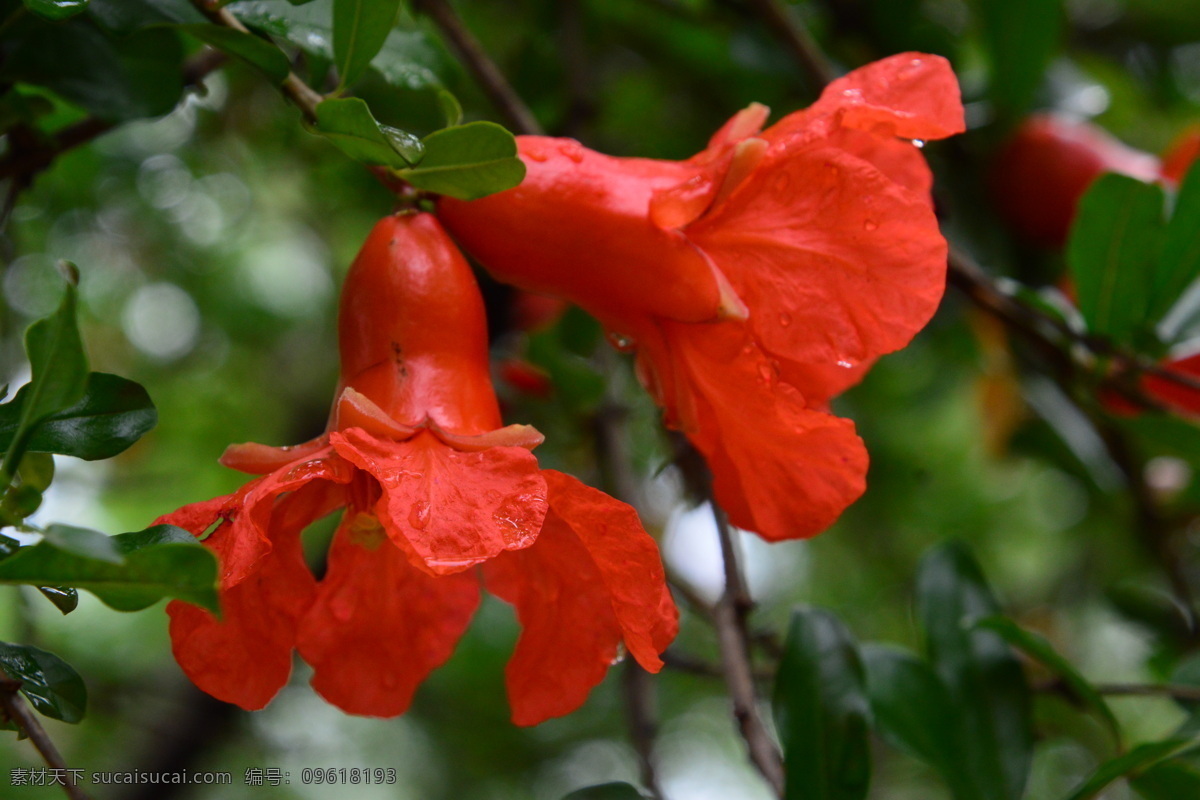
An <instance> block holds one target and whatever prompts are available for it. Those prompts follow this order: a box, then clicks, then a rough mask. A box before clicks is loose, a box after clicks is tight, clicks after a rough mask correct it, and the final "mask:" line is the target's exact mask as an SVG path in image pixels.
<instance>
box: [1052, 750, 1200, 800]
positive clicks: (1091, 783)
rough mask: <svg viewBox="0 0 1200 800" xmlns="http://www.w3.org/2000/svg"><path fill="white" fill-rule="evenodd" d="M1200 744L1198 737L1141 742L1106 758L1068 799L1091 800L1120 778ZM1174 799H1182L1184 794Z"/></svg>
mask: <svg viewBox="0 0 1200 800" xmlns="http://www.w3.org/2000/svg"><path fill="white" fill-rule="evenodd" d="M1198 745H1200V742H1198V741H1197V740H1196V739H1166V740H1164V741H1161V742H1150V743H1148V744H1143V745H1139V746H1137V747H1135V748H1133V749H1132V750H1130V751H1129V752H1128V753H1125V754H1124V755H1120V756H1117V757H1116V758H1114V759H1111V760H1109V761H1105V762H1104V763H1103V764H1101V765H1100V766H1099V767H1098V768H1097V769H1096V771H1095V772H1093V773H1092V774H1091V776H1090V777H1089V778H1088V779H1087V780H1085V781H1084V782H1083V783H1081V784H1080V785H1079V787H1078V788H1076V789H1075V790H1074V791H1073V792H1071V794H1070V795H1068V796H1067V797H1066V798H1064V800H1091V798H1094V797H1096V796H1098V795H1099V794H1100V793H1101V792H1102V791H1104V789H1105V788H1106V787H1108V786H1109V785H1110V784H1112V783H1113V781H1116V780H1118V779H1120V778H1124V777H1133V776H1137V775H1141V774H1142V773H1143V772H1145V771H1146V770H1148V769H1150V768H1151V767H1153V766H1154V765H1155V764H1159V763H1161V762H1162V761H1165V760H1166V759H1168V758H1171V757H1172V756H1177V755H1179V754H1180V753H1184V752H1186V751H1188V750H1190V749H1192V748H1194V747H1196V746H1198ZM1173 800H1182V797H1180V798H1178V799H1176V798H1173Z"/></svg>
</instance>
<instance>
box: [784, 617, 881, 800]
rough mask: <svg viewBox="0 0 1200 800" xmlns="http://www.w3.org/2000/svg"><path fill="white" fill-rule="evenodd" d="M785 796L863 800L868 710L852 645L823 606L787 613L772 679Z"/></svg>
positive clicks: (866, 779) (868, 775)
mask: <svg viewBox="0 0 1200 800" xmlns="http://www.w3.org/2000/svg"><path fill="white" fill-rule="evenodd" d="M774 706H775V724H776V728H777V729H778V731H779V738H780V740H781V741H782V743H783V752H784V763H785V766H786V770H787V784H786V788H785V790H784V798H786V800H862V798H864V797H866V796H867V789H868V787H869V786H870V782H871V745H870V740H869V734H870V729H871V722H870V720H871V711H870V706H869V704H868V702H867V694H866V686H865V676H864V673H863V666H862V662H861V660H860V658H859V655H858V647H857V645H856V644H855V642H854V638H853V637H852V636H851V634H850V632H849V631H848V630H846V627H845V626H844V625H843V624H842V623H841V621H840V620H838V618H837V617H835V616H833V615H832V614H830V613H829V612H827V611H822V610H819V609H801V610H798V611H796V612H795V613H793V614H792V621H791V625H790V627H789V628H788V637H787V643H786V644H785V648H784V655H783V659H782V661H781V662H780V664H779V671H778V672H777V673H776V677H775V699H774Z"/></svg>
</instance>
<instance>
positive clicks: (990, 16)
mask: <svg viewBox="0 0 1200 800" xmlns="http://www.w3.org/2000/svg"><path fill="white" fill-rule="evenodd" d="M1061 6H1062V3H1061V0H978V6H977V7H978V13H979V22H980V29H981V32H982V34H983V42H984V47H985V50H986V54H987V57H988V61H989V62H990V64H991V73H992V74H991V80H990V81H989V85H988V93H989V95H990V97H991V100H992V102H993V103H995V105H996V106H997V107H998V110H999V111H1000V113H1001V114H1004V115H1007V116H1011V117H1016V116H1019V115H1020V114H1021V113H1022V112H1024V111H1025V110H1027V109H1028V108H1029V107H1030V105H1032V103H1033V99H1034V96H1035V94H1036V92H1037V89H1038V87H1039V85H1040V84H1041V82H1042V76H1043V75H1044V74H1045V72H1046V67H1048V66H1050V61H1051V60H1052V59H1053V58H1054V55H1055V54H1056V53H1057V52H1058V50H1059V48H1060V47H1061V40H1062V23H1063V11H1062V7H1061Z"/></svg>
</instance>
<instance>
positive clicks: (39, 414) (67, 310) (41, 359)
mask: <svg viewBox="0 0 1200 800" xmlns="http://www.w3.org/2000/svg"><path fill="white" fill-rule="evenodd" d="M25 352H26V354H27V355H28V357H29V366H30V370H31V371H32V373H33V376H32V377H31V378H30V380H29V385H28V386H27V387H25V388H26V389H27V390H28V393H27V394H26V396H25V400H24V403H23V405H22V417H23V418H24V419H27V420H29V421H37V420H41V419H43V418H44V417H47V416H49V415H50V414H54V413H57V412H59V411H62V410H63V409H64V408H70V407H71V406H73V405H74V404H75V403H77V402H78V401H79V400H80V399H82V398H83V394H84V391H85V390H86V387H87V378H88V368H87V357H86V356H85V355H84V353H83V341H82V340H81V339H80V338H79V326H78V324H77V323H76V321H75V286H74V285H72V284H67V286H66V290H65V291H64V292H63V298H62V302H61V303H59V306H58V310H56V311H55V312H54V313H53V314H51V315H50V316H48V317H43V318H42V319H39V320H38V321H36V322H34V323H33V324H32V325H30V326H29V329H28V330H27V331H25Z"/></svg>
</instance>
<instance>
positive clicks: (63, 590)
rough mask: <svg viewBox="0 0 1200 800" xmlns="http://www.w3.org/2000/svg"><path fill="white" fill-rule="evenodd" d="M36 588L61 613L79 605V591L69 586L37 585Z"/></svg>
mask: <svg viewBox="0 0 1200 800" xmlns="http://www.w3.org/2000/svg"><path fill="white" fill-rule="evenodd" d="M37 590H38V591H39V592H41V593H42V595H43V596H44V597H45V598H46V599H47V600H49V601H50V602H51V603H53V604H54V607H55V608H57V609H58V610H59V611H61V612H62V613H63V614H70V613H71V612H72V611H74V610H75V609H76V608H78V607H79V592H77V591H75V590H74V589H72V588H71V587H69V586H39V587H37Z"/></svg>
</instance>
